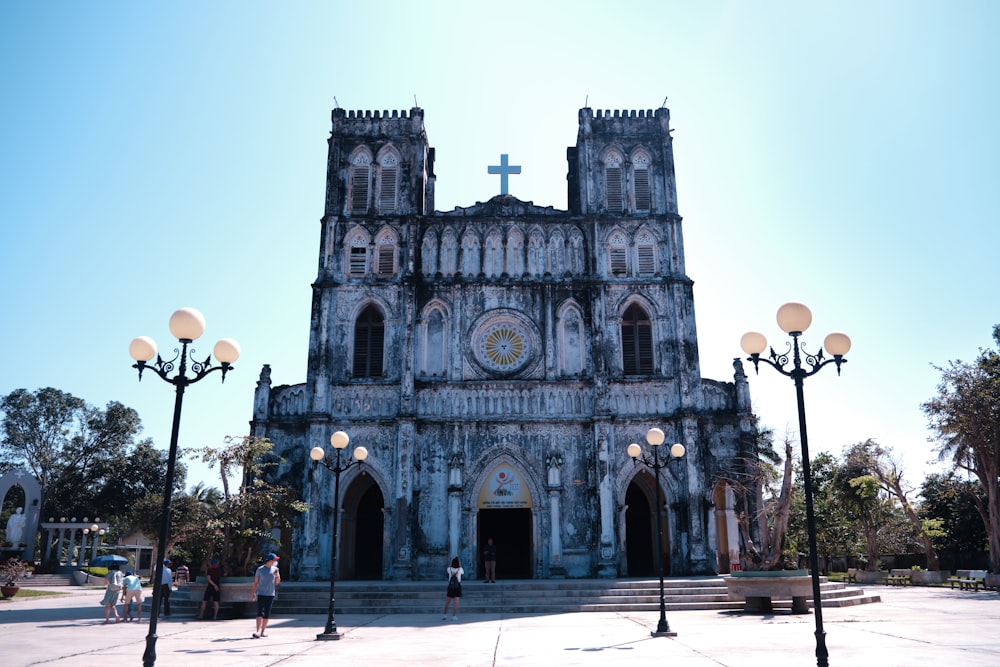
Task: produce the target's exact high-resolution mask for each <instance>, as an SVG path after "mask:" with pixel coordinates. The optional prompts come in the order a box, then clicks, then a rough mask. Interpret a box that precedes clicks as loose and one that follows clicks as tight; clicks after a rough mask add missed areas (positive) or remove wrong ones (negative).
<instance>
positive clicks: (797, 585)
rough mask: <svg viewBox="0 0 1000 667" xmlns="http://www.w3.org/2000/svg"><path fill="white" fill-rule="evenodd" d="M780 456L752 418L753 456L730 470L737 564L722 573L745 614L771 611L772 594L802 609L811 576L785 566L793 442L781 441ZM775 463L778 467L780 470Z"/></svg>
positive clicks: (769, 434)
mask: <svg viewBox="0 0 1000 667" xmlns="http://www.w3.org/2000/svg"><path fill="white" fill-rule="evenodd" d="M783 445H784V456H782V455H781V454H779V453H778V452H777V451H776V448H775V446H774V435H773V433H772V431H771V430H770V429H764V428H761V427H760V426H759V425H758V423H757V417H754V435H753V443H752V456H749V457H747V458H745V459H743V460H742V461H741V465H740V467H739V468H738V469H737V470H733V471H730V472H729V474H728V475H727V478H728V481H729V483H730V485H731V486H732V488H733V491H734V493H735V495H736V503H737V508H738V513H737V523H738V526H739V529H740V564H739V567H738V568H733V572H732V573H731V574H730V576H729V577H726V579H725V582H726V587H727V588H728V590H729V595H730V598H731V599H740V598H743V599H744V600H745V601H746V606H745V610H746V611H748V612H755V613H757V612H760V613H766V612H770V611H772V609H773V606H772V603H771V600H772V598H778V599H785V600H787V599H789V598H790V599H791V600H792V612H793V613H807V612H808V611H809V607H808V604H807V600H808V598H809V596H811V595H812V580H811V579H810V577H809V576H808V572H807V571H806V570H796V569H789V565H788V563H789V559H788V558H787V554H786V548H787V545H786V544H785V536H786V534H787V533H788V517H789V514H790V513H791V504H792V470H793V458H792V440H791V438H788V437H786V438H785V440H784V443H783ZM779 466H780V468H779Z"/></svg>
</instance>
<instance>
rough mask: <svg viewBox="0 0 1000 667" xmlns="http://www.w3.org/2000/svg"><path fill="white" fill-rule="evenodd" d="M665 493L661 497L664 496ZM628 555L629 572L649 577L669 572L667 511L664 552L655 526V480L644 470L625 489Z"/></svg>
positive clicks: (662, 519)
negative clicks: (660, 552)
mask: <svg viewBox="0 0 1000 667" xmlns="http://www.w3.org/2000/svg"><path fill="white" fill-rule="evenodd" d="M662 498H663V496H661V499H662ZM625 505H626V510H625V558H626V564H627V566H626V569H627V570H628V572H627V575H628V576H630V577H649V576H654V575H658V574H659V573H660V561H659V560H658V558H662V559H663V572H664V574H670V537H669V536H670V532H669V531H668V530H667V513H666V511H664V512H662V514H661V517H660V529H661V530H662V531H663V553H662V554H659V556H658V555H657V554H658V552H659V535H658V534H657V526H656V480H655V479H654V478H653V476H652V475H650V474H649V473H647V472H645V471H643V472H640V473H639V474H637V475H636V476H635V477H634V478H633V479H632V481H631V482H629V485H628V489H626V491H625Z"/></svg>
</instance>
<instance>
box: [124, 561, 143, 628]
mask: <svg viewBox="0 0 1000 667" xmlns="http://www.w3.org/2000/svg"><path fill="white" fill-rule="evenodd" d="M122 585H123V586H124V588H122V616H124V617H125V620H126V621H131V620H132V618H133V616H132V602H133V601H134V602H135V608H136V609H137V610H138V613H137V616H138V620H139V621H142V579H140V578H139V575H137V574H133V573H132V570H127V571H126V572H125V579H124V580H123V582H122Z"/></svg>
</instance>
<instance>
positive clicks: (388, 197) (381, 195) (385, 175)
mask: <svg viewBox="0 0 1000 667" xmlns="http://www.w3.org/2000/svg"><path fill="white" fill-rule="evenodd" d="M398 176H399V168H398V167H396V166H395V165H392V166H386V165H382V174H381V180H380V181H379V188H378V212H379V213H392V212H394V211H395V210H396V189H397V188H396V186H397V181H398Z"/></svg>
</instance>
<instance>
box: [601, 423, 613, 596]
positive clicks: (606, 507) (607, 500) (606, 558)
mask: <svg viewBox="0 0 1000 667" xmlns="http://www.w3.org/2000/svg"><path fill="white" fill-rule="evenodd" d="M597 479H598V492H599V494H600V501H601V505H600V507H601V544H600V551H599V552H598V561H597V575H598V576H599V577H608V578H613V577H616V576H618V567H617V563H616V561H615V539H614V538H615V499H614V495H613V494H614V476H613V475H612V474H611V461H610V452H609V450H608V438H607V437H606V434H605V433H600V434H599V435H598V436H597Z"/></svg>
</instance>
